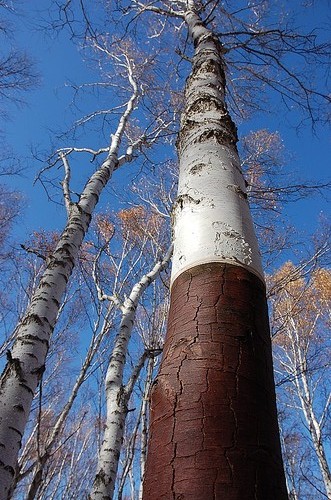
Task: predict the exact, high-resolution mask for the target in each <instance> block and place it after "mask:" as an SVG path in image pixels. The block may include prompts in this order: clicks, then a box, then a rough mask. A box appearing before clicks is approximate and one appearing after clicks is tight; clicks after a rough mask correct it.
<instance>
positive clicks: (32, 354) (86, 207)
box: [0, 75, 138, 500]
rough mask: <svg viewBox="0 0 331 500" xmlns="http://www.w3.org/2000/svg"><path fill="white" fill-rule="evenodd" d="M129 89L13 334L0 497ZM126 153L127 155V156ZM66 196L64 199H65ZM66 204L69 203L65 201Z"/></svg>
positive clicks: (0, 409) (112, 164)
mask: <svg viewBox="0 0 331 500" xmlns="http://www.w3.org/2000/svg"><path fill="white" fill-rule="evenodd" d="M129 80H130V83H131V85H132V87H133V93H132V96H131V98H130V100H129V101H128V104H127V107H126V109H125V111H124V113H123V115H122V117H121V119H120V121H119V125H118V127H117V130H116V133H115V134H114V135H112V139H111V146H110V149H109V153H108V156H107V158H106V160H105V161H104V163H103V164H102V165H101V167H100V168H99V169H98V170H97V171H96V172H95V173H94V174H93V175H92V176H91V177H90V179H89V180H88V182H87V184H86V186H85V188H84V190H83V192H82V194H81V196H80V200H79V202H78V203H76V204H74V203H71V204H70V206H68V210H69V216H68V222H67V225H66V228H65V229H64V231H63V233H62V235H61V237H60V239H59V242H58V244H57V247H56V249H55V251H54V252H53V254H52V255H51V257H50V259H49V262H48V265H47V267H46V270H45V272H44V274H43V276H42V278H41V281H40V284H39V286H38V287H37V289H36V291H35V293H34V295H33V297H32V300H31V303H30V305H29V307H28V310H27V312H26V314H25V317H24V318H23V320H22V321H21V322H20V324H19V325H18V327H17V329H16V331H15V336H16V340H15V343H14V345H13V348H12V351H11V352H10V353H8V363H7V365H6V367H5V370H4V372H3V373H2V376H1V380H0V484H1V487H2V488H1V491H0V499H1V500H2V499H6V498H7V495H8V491H9V489H10V485H11V483H12V480H13V477H14V475H15V468H16V462H17V455H18V452H19V449H20V446H21V440H22V436H23V432H24V428H25V425H26V422H27V419H28V416H29V412H30V407H31V403H32V399H33V396H34V393H35V391H36V388H37V386H38V383H39V380H40V377H41V375H42V373H43V371H44V369H45V360H46V355H47V351H48V346H49V341H50V336H51V333H52V331H53V328H54V326H55V322H56V318H57V314H58V310H59V307H60V304H61V299H62V296H63V293H64V291H65V288H66V284H67V282H68V280H69V278H70V276H71V273H72V270H73V267H74V264H75V260H76V258H77V255H78V252H79V249H80V247H81V244H82V241H83V238H84V236H85V234H86V231H87V229H88V227H89V224H90V221H91V216H92V213H93V211H94V208H95V206H96V204H97V202H98V199H99V196H100V194H101V192H102V190H103V188H104V187H105V185H106V184H107V182H108V180H109V179H110V177H111V175H112V173H113V171H114V169H115V168H117V165H118V151H119V146H120V143H121V139H122V136H123V133H124V130H125V127H126V124H127V121H128V118H129V116H130V114H131V112H132V111H133V109H134V104H135V101H136V99H137V96H138V89H137V86H136V84H135V82H134V80H133V78H132V75H129ZM126 159H127V158H126ZM67 202H68V200H66V203H67ZM67 205H68V203H67Z"/></svg>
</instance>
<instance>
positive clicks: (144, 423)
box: [138, 359, 154, 500]
mask: <svg viewBox="0 0 331 500" xmlns="http://www.w3.org/2000/svg"><path fill="white" fill-rule="evenodd" d="M153 369H154V360H152V359H150V360H149V362H148V366H147V377H146V383H145V388H144V393H143V401H142V405H141V443H140V486H139V497H138V498H139V500H143V481H144V476H145V469H146V458H147V440H148V410H149V395H150V391H151V387H152V383H153Z"/></svg>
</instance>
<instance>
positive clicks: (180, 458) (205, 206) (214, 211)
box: [143, 2, 288, 500]
mask: <svg viewBox="0 0 331 500" xmlns="http://www.w3.org/2000/svg"><path fill="white" fill-rule="evenodd" d="M185 21H186V23H187V26H188V28H189V34H190V36H191V38H192V41H193V44H194V48H195V53H194V59H193V68H192V72H191V74H190V76H189V78H188V80H187V83H186V89H185V109H184V112H183V114H182V119H181V129H180V133H179V140H178V154H179V161H180V178H179V193H178V197H177V201H176V203H175V207H174V235H175V248H174V258H173V271H172V288H171V303H170V312H169V322H168V332H167V337H166V342H165V346H164V353H163V360H162V363H161V368H160V372H159V375H158V377H157V379H156V381H155V383H154V384H153V388H152V391H151V392H152V394H151V417H150V420H151V423H150V439H149V450H148V457H147V466H146V473H145V480H144V493H143V498H144V500H155V499H156V498H157V499H158V500H162V499H164V500H168V499H179V498H182V499H192V500H193V499H194V500H210V499H220V500H221V499H222V500H225V499H226V500H230V499H240V500H244V499H253V498H254V499H258V500H266V499H273V500H284V499H287V498H288V496H287V492H286V482H285V477H284V471H283V465H282V458H281V448H280V439H279V430H278V423H277V413H276V400H275V390H274V379H273V367H272V357H271V342H270V334H269V325H268V312H267V304H266V290H265V284H264V279H263V271H262V267H261V259H260V254H259V250H258V245H257V241H256V237H255V234H254V229H253V224H252V220H251V216H250V211H249V206H248V202H247V195H246V192H245V183H244V179H243V176H242V173H241V169H240V162H239V158H238V153H237V149H236V143H237V134H236V127H235V125H234V123H233V122H232V120H231V118H230V116H229V114H228V112H227V108H226V104H225V73H224V62H223V57H222V46H221V44H220V43H219V41H218V39H217V38H216V36H215V35H214V34H213V33H212V32H211V31H210V30H208V29H207V28H206V27H205V26H204V24H203V22H202V21H201V19H200V18H199V16H198V15H197V14H196V13H195V11H194V2H189V10H188V11H187V12H186V13H185Z"/></svg>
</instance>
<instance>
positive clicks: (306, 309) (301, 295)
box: [272, 262, 331, 498]
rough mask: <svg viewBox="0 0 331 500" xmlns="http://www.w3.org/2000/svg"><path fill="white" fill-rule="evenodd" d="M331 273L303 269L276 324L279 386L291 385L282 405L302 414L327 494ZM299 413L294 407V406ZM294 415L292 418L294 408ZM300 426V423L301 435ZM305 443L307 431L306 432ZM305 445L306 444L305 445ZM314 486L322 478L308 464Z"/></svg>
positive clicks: (285, 292) (275, 301) (275, 307)
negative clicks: (304, 271) (318, 477)
mask: <svg viewBox="0 0 331 500" xmlns="http://www.w3.org/2000/svg"><path fill="white" fill-rule="evenodd" d="M295 270H296V268H295V266H294V265H293V264H292V263H290V262H288V263H287V264H285V265H284V266H283V267H282V268H281V269H280V270H279V271H278V272H277V273H275V275H274V280H275V281H276V282H277V281H278V280H279V279H281V278H283V279H284V278H285V279H286V278H287V277H288V276H290V275H291V274H292V275H294V273H293V272H294V271H295ZM329 291H330V271H329V269H326V268H319V267H317V268H315V270H312V271H310V272H309V273H308V272H306V275H304V274H303V273H298V274H297V277H296V279H293V280H291V281H288V282H287V284H286V285H285V286H284V287H283V288H282V290H281V291H280V292H279V293H278V294H277V295H276V296H274V297H273V298H272V326H273V331H274V345H275V355H276V358H275V359H276V374H277V379H278V384H279V385H280V386H285V388H286V386H287V391H286V396H285V397H284V396H283V398H284V401H282V399H281V403H282V406H285V407H287V408H288V410H289V409H290V408H296V409H297V410H296V411H299V412H301V414H302V417H303V420H304V422H305V427H306V429H307V431H308V435H309V441H310V443H311V445H312V448H313V450H314V453H315V457H316V458H315V461H317V464H318V467H319V469H320V476H321V478H322V480H323V483H324V488H325V493H324V496H325V497H326V498H328V497H329V496H330V494H331V493H330V485H331V483H330V465H329V463H328V458H327V451H326V441H327V439H328V438H329V435H328V429H327V421H328V419H329V414H330V401H331V394H330V390H329V388H328V387H326V386H325V382H324V381H326V380H327V379H328V378H329V371H330V363H329V358H330V353H329V350H330V345H329V340H328V338H327V336H326V335H325V332H326V331H328V325H329V323H330V293H329ZM292 413H293V409H292ZM287 414H288V419H289V420H290V421H291V416H290V415H289V411H287ZM298 432H299V428H298V427H296V433H298ZM301 434H302V436H303V437H302V438H301V440H302V441H303V442H304V441H305V440H306V439H307V438H306V432H305V431H304V430H302V431H301ZM303 449H305V447H304V448H303ZM305 474H306V475H307V477H308V479H309V476H310V481H311V485H315V486H316V488H317V489H318V492H321V488H318V483H319V480H318V479H317V478H315V474H314V472H313V471H312V470H307V469H306V468H305Z"/></svg>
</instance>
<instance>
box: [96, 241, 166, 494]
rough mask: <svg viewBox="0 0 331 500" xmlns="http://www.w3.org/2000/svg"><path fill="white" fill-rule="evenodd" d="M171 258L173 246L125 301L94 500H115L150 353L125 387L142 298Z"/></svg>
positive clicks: (109, 378)
mask: <svg viewBox="0 0 331 500" xmlns="http://www.w3.org/2000/svg"><path fill="white" fill-rule="evenodd" d="M171 255H172V246H171V247H170V248H169V250H168V252H167V254H166V256H165V257H164V259H163V260H162V261H160V262H158V263H157V264H156V265H155V266H154V268H153V269H152V271H150V272H149V273H148V274H146V275H145V276H143V277H142V279H141V280H140V281H139V282H138V283H137V284H136V285H135V286H134V287H133V288H132V291H131V293H130V295H129V297H128V298H127V299H126V300H125V302H124V304H123V307H122V319H121V324H120V327H119V332H118V335H117V337H116V341H115V345H114V349H113V352H112V355H111V358H110V361H109V365H108V370H107V374H106V380H105V388H106V402H107V415H106V429H105V433H104V436H103V440H102V444H101V449H100V451H99V457H98V465H97V472H96V476H95V480H94V482H93V486H92V490H91V493H90V496H89V498H90V499H91V500H105V499H111V498H113V493H114V488H115V480H116V474H117V469H118V462H119V458H120V453H121V447H122V443H123V435H124V429H125V420H126V417H127V414H128V402H129V399H130V396H131V394H132V390H133V388H134V384H135V382H136V380H137V378H138V376H139V373H140V370H141V369H142V367H143V365H144V362H145V360H146V357H147V354H148V353H147V352H146V353H144V355H143V356H142V358H141V360H140V362H139V363H138V365H137V366H136V369H135V371H134V372H133V374H132V376H131V378H130V380H129V382H128V383H127V384H126V386H124V384H123V376H124V368H125V362H126V356H127V352H128V346H129V341H130V338H131V334H132V329H133V325H134V320H135V315H136V310H137V307H138V304H139V300H140V298H141V296H142V294H143V293H144V291H145V290H146V289H147V287H148V286H149V285H150V284H151V283H153V281H155V279H156V278H157V277H158V276H159V274H160V273H161V272H162V271H163V270H164V269H165V268H166V267H167V266H168V264H169V261H170V259H171Z"/></svg>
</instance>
